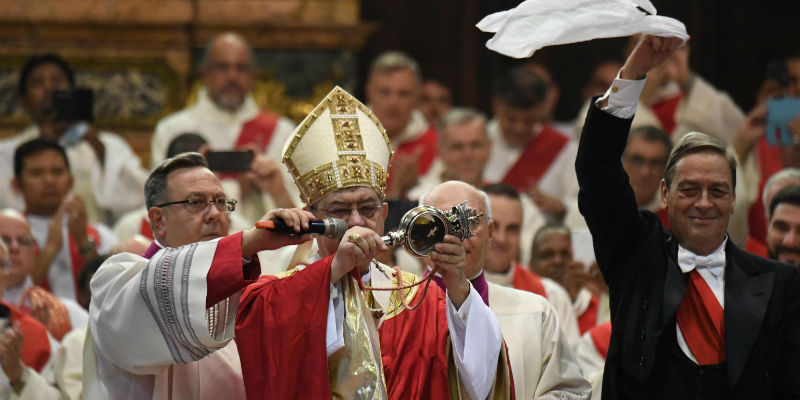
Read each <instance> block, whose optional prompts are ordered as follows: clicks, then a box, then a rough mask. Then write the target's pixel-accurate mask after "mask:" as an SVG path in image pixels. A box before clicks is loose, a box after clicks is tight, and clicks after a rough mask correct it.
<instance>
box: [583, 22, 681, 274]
mask: <svg viewBox="0 0 800 400" xmlns="http://www.w3.org/2000/svg"><path fill="white" fill-rule="evenodd" d="M679 45H680V40H678V39H674V38H659V37H651V36H647V35H645V36H643V37H642V39H641V40H640V41H639V43H638V44H637V46H636V48H635V49H634V51H633V52H632V53H631V55H630V57H628V60H627V61H626V62H625V65H624V66H623V67H622V69H621V70H620V73H619V76H618V78H617V79H616V80H615V81H614V83H613V84H612V87H611V88H609V90H608V91H607V92H606V94H605V95H604V96H603V97H601V98H599V99H596V100H594V101H592V103H591V105H590V108H589V113H588V114H587V116H586V123H585V124H584V127H583V133H582V134H581V139H580V144H579V146H578V156H577V159H576V162H575V168H576V172H577V176H578V185H579V186H580V192H579V195H578V207H579V209H580V211H581V213H582V214H583V216H584V218H585V219H586V224H587V225H588V226H589V230H590V231H591V233H592V238H593V241H594V248H595V254H596V256H597V261H598V265H599V266H600V269H601V271H602V272H603V276H604V277H605V279H606V281H610V280H613V277H614V274H615V271H613V270H611V269H610V268H611V267H613V266H614V264H615V262H614V256H615V254H616V252H617V249H618V248H619V246H626V247H629V246H635V245H636V243H637V242H638V241H639V240H641V239H642V238H643V234H644V232H646V231H647V230H648V228H649V227H648V224H650V223H653V221H649V220H645V219H642V218H640V215H639V213H638V206H637V204H636V198H635V197H634V194H633V189H632V188H631V186H630V184H629V181H628V175H627V174H626V173H625V170H624V169H623V168H622V161H621V157H622V153H623V152H624V151H625V146H626V144H627V139H628V132H629V130H630V125H631V121H632V119H633V115H634V114H635V112H636V104H637V102H638V98H639V94H640V93H641V90H642V87H643V86H644V79H645V78H646V74H647V72H648V71H650V70H651V69H652V68H654V67H656V66H658V65H660V64H661V63H663V62H664V60H666V59H667V57H669V55H670V54H671V52H672V51H673V50H674V49H675V48H676V47H677V46H679Z"/></svg>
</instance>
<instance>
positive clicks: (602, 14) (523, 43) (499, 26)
mask: <svg viewBox="0 0 800 400" xmlns="http://www.w3.org/2000/svg"><path fill="white" fill-rule="evenodd" d="M637 7H638V8H637ZM640 8H641V9H640ZM648 14H649V15H648ZM655 14H656V8H655V7H653V4H651V3H650V1H649V0H526V1H524V2H522V3H520V5H518V6H517V7H516V8H513V9H511V10H508V11H501V12H498V13H494V14H491V15H487V16H486V17H484V18H483V19H482V20H481V21H480V22H478V24H477V27H478V29H480V30H482V31H484V32H494V33H495V35H494V36H493V37H492V38H491V39H489V41H488V42H486V47H487V48H489V49H490V50H494V51H496V52H498V53H500V54H505V55H507V56H509V57H515V58H525V57H530V56H531V55H533V53H534V52H535V51H536V50H539V49H541V48H542V47H545V46H552V45H558V44H567V43H576V42H583V41H587V40H592V39H599V38H611V37H621V36H630V35H633V34H637V33H648V34H651V35H655V36H665V37H678V38H681V39H682V40H683V41H684V42H686V40H687V39H688V38H689V35H688V34H687V33H686V27H685V26H684V25H683V23H682V22H680V21H678V20H676V19H674V18H669V17H662V16H658V15H655Z"/></svg>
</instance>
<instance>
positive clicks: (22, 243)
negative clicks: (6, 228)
mask: <svg viewBox="0 0 800 400" xmlns="http://www.w3.org/2000/svg"><path fill="white" fill-rule="evenodd" d="M0 239H1V240H3V243H5V244H6V246H8V247H11V243H13V242H15V241H16V242H17V246H19V247H21V248H23V249H32V248H34V247H36V240H35V239H34V238H30V237H11V236H0Z"/></svg>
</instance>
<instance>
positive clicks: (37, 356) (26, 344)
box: [0, 300, 50, 372]
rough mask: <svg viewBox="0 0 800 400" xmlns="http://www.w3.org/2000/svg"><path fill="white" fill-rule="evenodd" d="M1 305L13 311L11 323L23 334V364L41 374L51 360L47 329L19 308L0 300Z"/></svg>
mask: <svg viewBox="0 0 800 400" xmlns="http://www.w3.org/2000/svg"><path fill="white" fill-rule="evenodd" d="M0 304H2V305H3V306H6V307H8V308H9V310H11V321H13V323H14V325H16V326H17V329H19V330H20V332H22V335H23V336H24V339H23V341H22V362H23V363H25V365H27V366H29V367H31V368H33V369H35V370H36V371H39V372H41V371H42V368H44V366H45V364H47V361H48V360H50V340H49V339H48V338H47V329H46V328H45V327H44V325H42V324H41V323H40V322H39V321H37V320H36V319H35V318H33V317H31V316H30V315H28V314H25V313H24V312H22V311H20V310H19V309H18V308H16V307H14V306H12V305H11V304H8V303H6V302H5V301H3V300H0Z"/></svg>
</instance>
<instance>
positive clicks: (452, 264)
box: [430, 235, 470, 308]
mask: <svg viewBox="0 0 800 400" xmlns="http://www.w3.org/2000/svg"><path fill="white" fill-rule="evenodd" d="M430 260H431V263H433V265H434V266H436V267H439V274H440V275H442V282H444V286H445V287H446V288H447V295H448V296H450V301H452V302H453V305H454V306H456V308H458V307H460V306H461V304H462V303H464V300H466V299H467V296H469V290H470V284H469V281H467V278H466V275H464V263H465V261H466V251H465V249H464V244H463V242H462V241H461V239H459V238H457V237H455V236H453V235H446V236H445V237H444V241H443V242H442V243H439V244H437V245H436V247H435V248H434V251H433V252H432V253H431V254H430Z"/></svg>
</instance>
